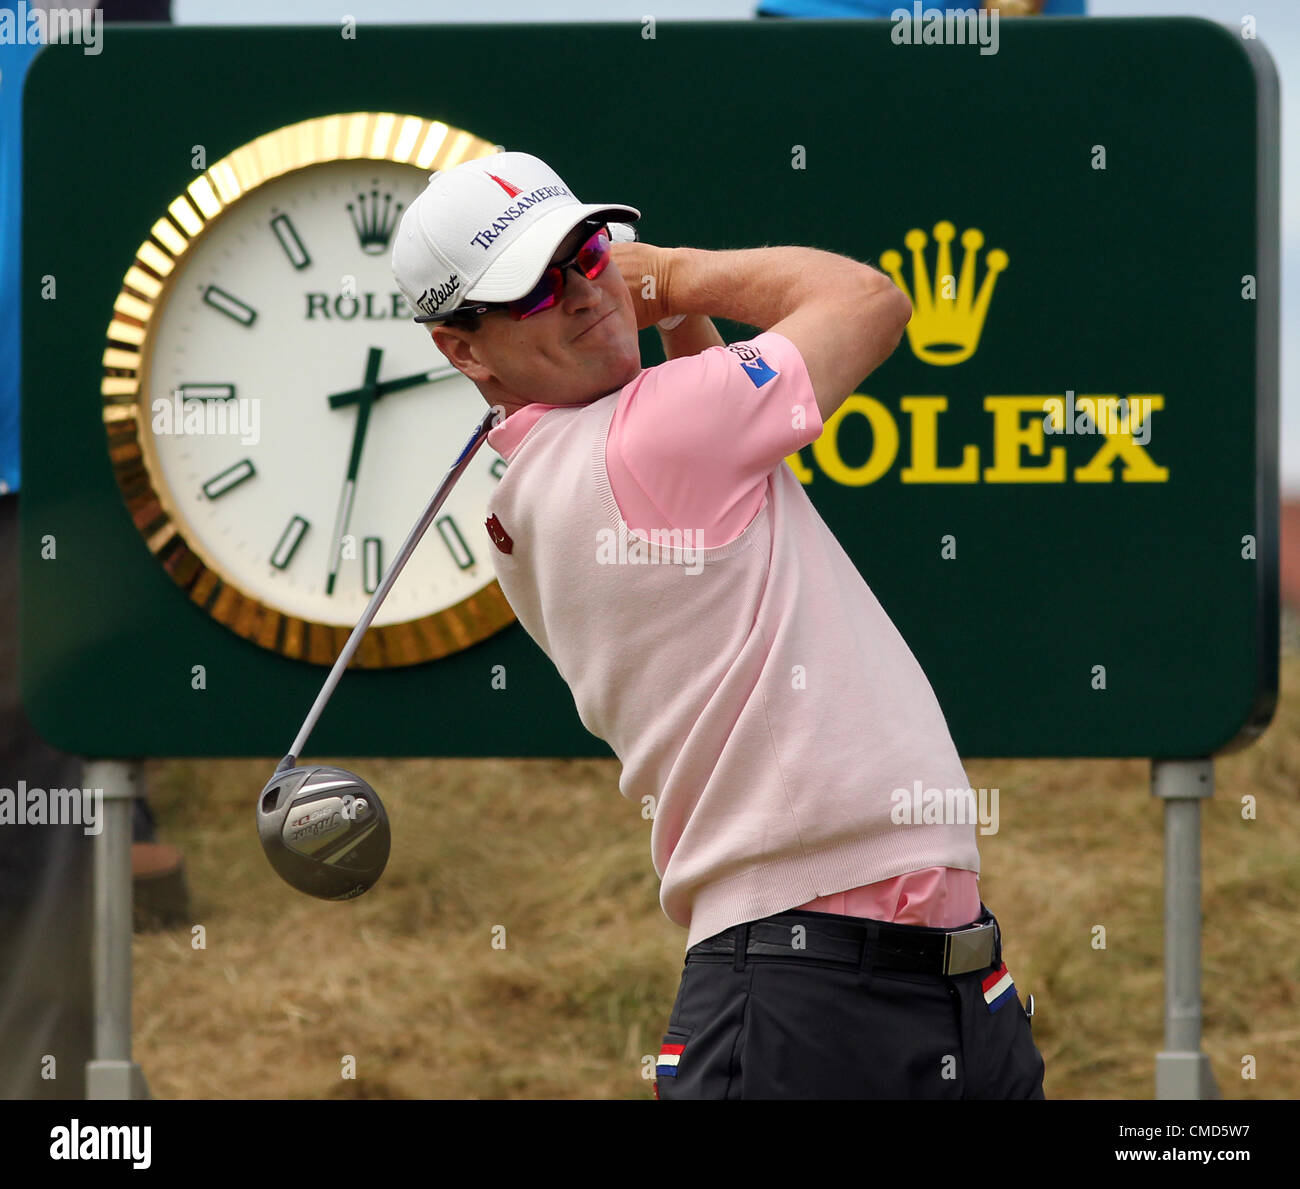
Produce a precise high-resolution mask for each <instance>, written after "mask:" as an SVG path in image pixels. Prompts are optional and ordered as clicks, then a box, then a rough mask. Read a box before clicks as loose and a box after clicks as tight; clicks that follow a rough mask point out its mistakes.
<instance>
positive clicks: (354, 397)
mask: <svg viewBox="0 0 1300 1189" xmlns="http://www.w3.org/2000/svg"><path fill="white" fill-rule="evenodd" d="M457 374H458V372H457V369H456V368H455V367H454V366H453V365H452V364H447V365H446V366H445V367H435V368H432V369H431V370H429V371H423V372H415V373H414V374H413V375H410V376H402V377H401V378H400V379H397V380H385V381H384V382H383V383H382V384H376V385H375V395H374V399H375V400H378V399H379V398H380V397H381V396H386V395H387V394H388V393H390V392H401V391H402V389H403V388H415V387H417V386H418V385H420V384H431V383H433V381H435V380H445V379H446V378H447V377H448V376H454V375H457ZM363 391H364V390H363V389H361V388H349V389H348V391H347V392H336V393H334V394H333V395H332V396H331V397H330V398H329V402H330V408H331V409H341V408H342V407H343V406H344V405H351V404H355V403H356V402H357V401H359V400H360V399H361V393H362V392H363Z"/></svg>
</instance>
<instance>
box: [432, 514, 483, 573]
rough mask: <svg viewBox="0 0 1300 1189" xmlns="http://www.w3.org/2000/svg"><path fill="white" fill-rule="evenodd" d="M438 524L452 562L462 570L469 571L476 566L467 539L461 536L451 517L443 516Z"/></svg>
mask: <svg viewBox="0 0 1300 1189" xmlns="http://www.w3.org/2000/svg"><path fill="white" fill-rule="evenodd" d="M437 524H438V533H439V535H440V536H441V537H442V543H443V544H444V545H446V546H447V550H448V552H449V553H450V554H451V557H452V560H453V561H454V562H455V563H456V564H457V565H458V566H459V567H460V568H461V569H462V570H468V569H469V568H470V566H472V565H473V564H474V554H473V553H471V552H470V548H469V546H468V545H466V544H465V538H464V537H463V536H461V532H460V529H459V528H458V527H457V526H456V522H455V521H454V520H453V519H452V518H451V517H450V516H443V517H441V518H440V519H439V520H438V522H437Z"/></svg>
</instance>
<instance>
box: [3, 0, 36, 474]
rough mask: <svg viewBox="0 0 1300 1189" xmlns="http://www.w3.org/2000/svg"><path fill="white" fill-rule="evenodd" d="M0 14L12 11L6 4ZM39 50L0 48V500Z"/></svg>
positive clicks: (10, 441) (12, 395)
mask: <svg viewBox="0 0 1300 1189" xmlns="http://www.w3.org/2000/svg"><path fill="white" fill-rule="evenodd" d="M0 9H9V10H10V11H11V12H12V11H14V10H15V5H14V4H10V3H4V4H0ZM43 48H44V47H43V46H41V45H30V44H29V45H4V44H0V495H4V494H5V493H6V492H10V491H17V490H18V479H19V475H18V380H19V368H18V348H19V343H20V342H21V339H22V331H21V326H20V322H19V319H20V318H21V315H22V310H21V303H20V302H19V300H18V284H19V281H18V264H19V260H20V258H21V252H22V191H23V156H22V135H23V106H22V98H23V80H24V79H25V78H26V77H27V67H28V66H29V65H30V63H31V60H32V59H33V58H34V57H35V56H36V55H37V54H38V53H39V52H40V51H41V50H42V49H43Z"/></svg>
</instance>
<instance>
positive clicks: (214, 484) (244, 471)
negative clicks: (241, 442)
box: [203, 458, 257, 500]
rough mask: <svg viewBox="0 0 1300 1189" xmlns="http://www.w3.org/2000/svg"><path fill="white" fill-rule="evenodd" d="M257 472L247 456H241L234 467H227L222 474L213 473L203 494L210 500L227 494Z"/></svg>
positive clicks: (205, 485)
mask: <svg viewBox="0 0 1300 1189" xmlns="http://www.w3.org/2000/svg"><path fill="white" fill-rule="evenodd" d="M255 474H257V472H256V471H255V470H254V469H253V464H252V463H251V462H250V461H249V460H248V459H247V458H241V459H240V460H239V461H238V462H237V463H235V465H234V466H232V467H227V468H226V469H225V470H224V471H222V472H221V473H220V474H217V475H213V476H212V478H211V479H209V480H208V481H207V482H206V483H205V484H203V494H204V495H206V496H207V497H208V499H210V500H215V499H216V498H217V496H219V495H225V494H226V492H228V491H230V490H231V488H234V487H238V486H239V485H240V484H241V483H242V482H243V481H244V480H245V479H251V478H252V477H253V476H254V475H255Z"/></svg>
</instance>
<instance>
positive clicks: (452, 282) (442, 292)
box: [415, 273, 460, 314]
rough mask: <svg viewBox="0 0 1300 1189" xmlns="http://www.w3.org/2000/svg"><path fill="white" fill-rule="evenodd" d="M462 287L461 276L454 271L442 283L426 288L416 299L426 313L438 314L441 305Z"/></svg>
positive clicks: (416, 302)
mask: <svg viewBox="0 0 1300 1189" xmlns="http://www.w3.org/2000/svg"><path fill="white" fill-rule="evenodd" d="M459 288H460V277H458V276H457V275H456V274H455V273H452V275H451V277H450V278H448V280H446V281H445V282H443V284H441V285H434V286H432V287H430V288H428V289H426V290H425V291H424V292H423V293H421V294H420V296H419V297H417V298H416V299H415V304H416V305H418V306H419V307H420V309H421V310H423V311H424V312H425V313H426V314H436V313H437V312H438V309H439V307H440V306H441V305H442V303H443V302H444V301H446V300H447V298H449V297H450V296H451V295H452V294H453V293H455V292H456V291H457V290H458V289H459Z"/></svg>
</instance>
